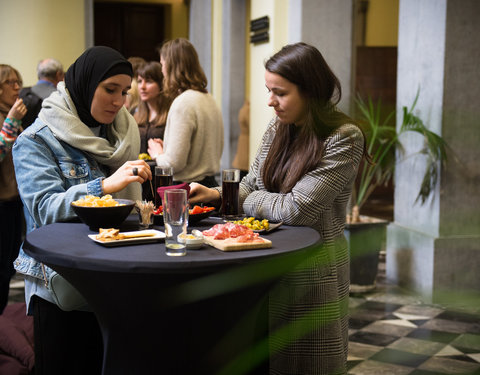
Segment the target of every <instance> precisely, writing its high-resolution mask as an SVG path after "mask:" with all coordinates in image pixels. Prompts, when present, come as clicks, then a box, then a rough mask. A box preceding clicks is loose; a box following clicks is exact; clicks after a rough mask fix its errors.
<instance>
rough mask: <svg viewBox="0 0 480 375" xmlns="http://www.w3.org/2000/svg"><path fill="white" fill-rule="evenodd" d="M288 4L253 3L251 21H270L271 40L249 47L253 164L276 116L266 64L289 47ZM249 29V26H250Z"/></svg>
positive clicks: (273, 1) (282, 1)
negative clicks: (270, 103)
mask: <svg viewBox="0 0 480 375" xmlns="http://www.w3.org/2000/svg"><path fill="white" fill-rule="evenodd" d="M287 10H288V0H251V4H250V19H251V20H253V19H256V18H259V17H263V16H269V18H270V32H269V33H270V40H269V42H268V43H261V44H257V45H254V44H249V53H248V54H249V55H250V61H249V64H250V82H249V83H248V85H247V87H248V88H249V93H248V94H247V96H248V97H249V98H250V142H249V146H250V152H249V160H250V162H252V161H253V160H254V158H255V155H256V153H257V149H258V146H259V145H260V141H261V140H262V136H263V133H264V132H265V129H266V127H267V125H268V123H269V122H270V120H271V119H272V118H273V116H274V113H273V110H272V109H271V108H269V107H268V106H267V89H266V88H265V69H264V65H263V64H264V62H265V60H266V59H268V58H269V57H270V56H271V55H273V54H274V53H275V52H277V51H278V50H279V49H280V48H281V47H282V46H283V45H285V44H287V27H286V26H285V25H287V19H288V17H287ZM248 27H250V25H249V24H248Z"/></svg>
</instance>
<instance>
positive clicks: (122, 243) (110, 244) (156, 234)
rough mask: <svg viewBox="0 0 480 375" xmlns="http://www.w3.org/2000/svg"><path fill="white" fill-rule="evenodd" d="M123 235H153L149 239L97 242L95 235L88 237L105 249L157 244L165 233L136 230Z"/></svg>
mask: <svg viewBox="0 0 480 375" xmlns="http://www.w3.org/2000/svg"><path fill="white" fill-rule="evenodd" d="M122 233H123V234H149V233H151V234H153V236H149V237H135V238H125V239H123V240H113V241H100V240H97V238H96V237H97V235H96V234H89V235H88V237H89V238H90V239H91V240H93V241H95V242H97V243H99V244H101V245H103V246H107V247H113V246H125V245H137V244H143V243H151V242H158V241H160V240H162V239H164V238H165V233H163V232H161V231H159V230H156V229H146V230H137V231H133V232H122Z"/></svg>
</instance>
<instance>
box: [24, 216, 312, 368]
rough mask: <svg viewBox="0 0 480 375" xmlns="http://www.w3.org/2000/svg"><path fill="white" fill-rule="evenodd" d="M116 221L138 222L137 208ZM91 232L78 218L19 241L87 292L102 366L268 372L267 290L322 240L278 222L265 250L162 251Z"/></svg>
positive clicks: (205, 224)
mask: <svg viewBox="0 0 480 375" xmlns="http://www.w3.org/2000/svg"><path fill="white" fill-rule="evenodd" d="M218 223H221V221H220V220H218V219H214V218H209V219H206V220H204V221H202V222H200V223H198V224H197V225H196V226H195V227H189V231H190V230H191V229H194V228H197V229H200V230H204V229H208V228H210V227H211V226H213V225H214V224H218ZM120 229H121V230H122V231H128V230H137V229H138V219H137V217H136V216H130V217H129V218H128V219H127V221H126V222H125V223H124V224H123V225H122V227H121V228H120ZM155 229H158V230H162V231H163V227H155ZM92 233H93V232H92V231H90V230H89V228H88V227H87V226H86V225H85V224H82V223H55V224H50V225H46V226H44V227H41V228H38V229H36V230H34V231H33V232H31V233H29V234H28V235H27V237H26V241H25V244H24V250H25V252H26V253H27V254H29V255H30V256H32V257H34V258H35V259H37V260H38V261H41V262H44V263H45V264H47V265H48V266H50V267H51V268H53V269H54V270H56V271H57V272H59V273H60V274H61V275H63V276H64V277H65V278H66V279H67V280H68V281H69V282H71V283H72V285H74V286H75V287H76V288H77V289H78V290H79V291H80V293H82V295H83V296H84V297H85V299H86V300H87V301H88V303H89V305H90V307H91V308H92V310H93V311H94V313H95V315H96V317H97V319H98V321H99V324H100V327H101V330H102V335H103V341H104V363H103V374H104V375H110V374H115V375H121V374H157V373H162V374H208V375H213V374H229V375H232V374H235V373H238V374H240V373H248V374H255V373H258V374H264V373H266V371H267V370H266V367H267V366H268V291H269V289H270V288H272V287H273V286H274V284H275V281H276V280H278V279H279V278H280V277H281V275H283V274H285V273H286V272H288V271H290V270H291V269H292V268H293V267H294V266H295V265H296V264H298V262H299V261H300V260H301V259H304V258H305V257H307V256H309V255H310V254H312V253H313V252H315V251H316V249H317V248H318V246H319V240H320V236H319V234H318V233H317V232H316V231H315V230H313V229H311V228H307V227H289V226H286V225H283V226H281V227H280V228H279V229H278V230H276V231H274V232H271V233H269V234H266V235H265V237H267V238H268V239H270V240H271V241H272V242H273V247H272V248H271V249H263V250H248V251H237V252H223V251H220V250H217V249H215V248H213V247H210V246H208V245H205V246H204V247H203V248H201V249H198V250H187V255H186V256H183V257H169V256H167V255H166V254H165V244H164V242H157V243H150V244H137V245H131V246H119V247H105V246H102V245H100V244H98V243H96V242H94V241H92V240H91V239H90V238H89V237H88V234H92Z"/></svg>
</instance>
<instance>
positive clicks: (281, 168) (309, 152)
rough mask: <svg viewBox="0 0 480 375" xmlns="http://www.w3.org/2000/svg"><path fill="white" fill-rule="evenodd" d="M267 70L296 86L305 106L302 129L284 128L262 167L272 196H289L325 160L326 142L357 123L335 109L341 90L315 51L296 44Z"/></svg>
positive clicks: (279, 127) (281, 126)
mask: <svg viewBox="0 0 480 375" xmlns="http://www.w3.org/2000/svg"><path fill="white" fill-rule="evenodd" d="M265 69H266V70H267V71H269V72H270V73H274V74H278V75H280V76H282V77H283V78H285V79H286V80H288V81H290V82H291V83H293V84H295V85H296V86H297V87H298V90H299V93H300V95H301V96H302V97H303V99H304V100H305V102H306V111H307V114H306V120H305V123H304V124H302V125H301V126H296V125H295V124H281V123H280V122H279V120H278V119H277V123H276V134H275V137H274V139H273V142H272V145H271V147H270V150H269V152H268V155H267V157H266V160H265V164H264V166H263V181H264V184H265V187H266V188H267V190H268V191H271V192H282V193H287V192H290V191H291V190H292V188H293V187H294V186H295V184H296V183H297V182H298V181H299V180H300V179H301V178H302V177H303V176H304V175H305V174H306V173H308V172H310V171H312V170H313V169H315V168H316V166H317V165H318V163H319V162H320V160H321V158H322V153H323V150H324V143H325V140H326V138H327V137H328V136H329V135H330V134H332V132H333V131H334V130H335V129H337V128H338V127H339V126H341V125H343V124H345V123H354V121H353V120H352V119H350V118H349V117H348V116H346V115H345V114H343V113H342V112H340V111H338V110H337V109H336V104H338V102H339V101H340V98H341V96H342V90H341V86H340V82H339V80H338V78H337V77H336V76H335V74H334V73H333V72H332V70H331V69H330V67H329V66H328V64H327V62H326V61H325V59H324V58H323V56H322V54H321V53H320V51H318V49H316V48H315V47H313V46H311V45H308V44H305V43H296V44H290V45H287V46H285V47H283V48H282V49H281V50H280V51H279V52H277V53H276V54H275V55H273V56H272V57H271V58H269V59H268V60H267V61H266V63H265Z"/></svg>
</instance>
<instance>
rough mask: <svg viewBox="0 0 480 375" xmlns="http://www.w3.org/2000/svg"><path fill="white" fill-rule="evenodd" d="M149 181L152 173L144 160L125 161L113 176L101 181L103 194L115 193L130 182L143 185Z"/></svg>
mask: <svg viewBox="0 0 480 375" xmlns="http://www.w3.org/2000/svg"><path fill="white" fill-rule="evenodd" d="M151 179H152V171H151V169H150V166H149V165H148V164H147V163H146V162H145V161H144V160H132V161H127V162H126V163H125V164H123V165H122V166H121V167H120V168H118V169H117V170H116V171H115V173H114V174H112V175H111V176H109V177H107V178H105V179H104V180H103V181H102V188H103V193H104V194H110V193H116V192H117V191H120V190H122V189H123V188H125V187H126V186H127V185H128V184H131V183H132V182H140V183H144V182H145V181H147V180H151Z"/></svg>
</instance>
